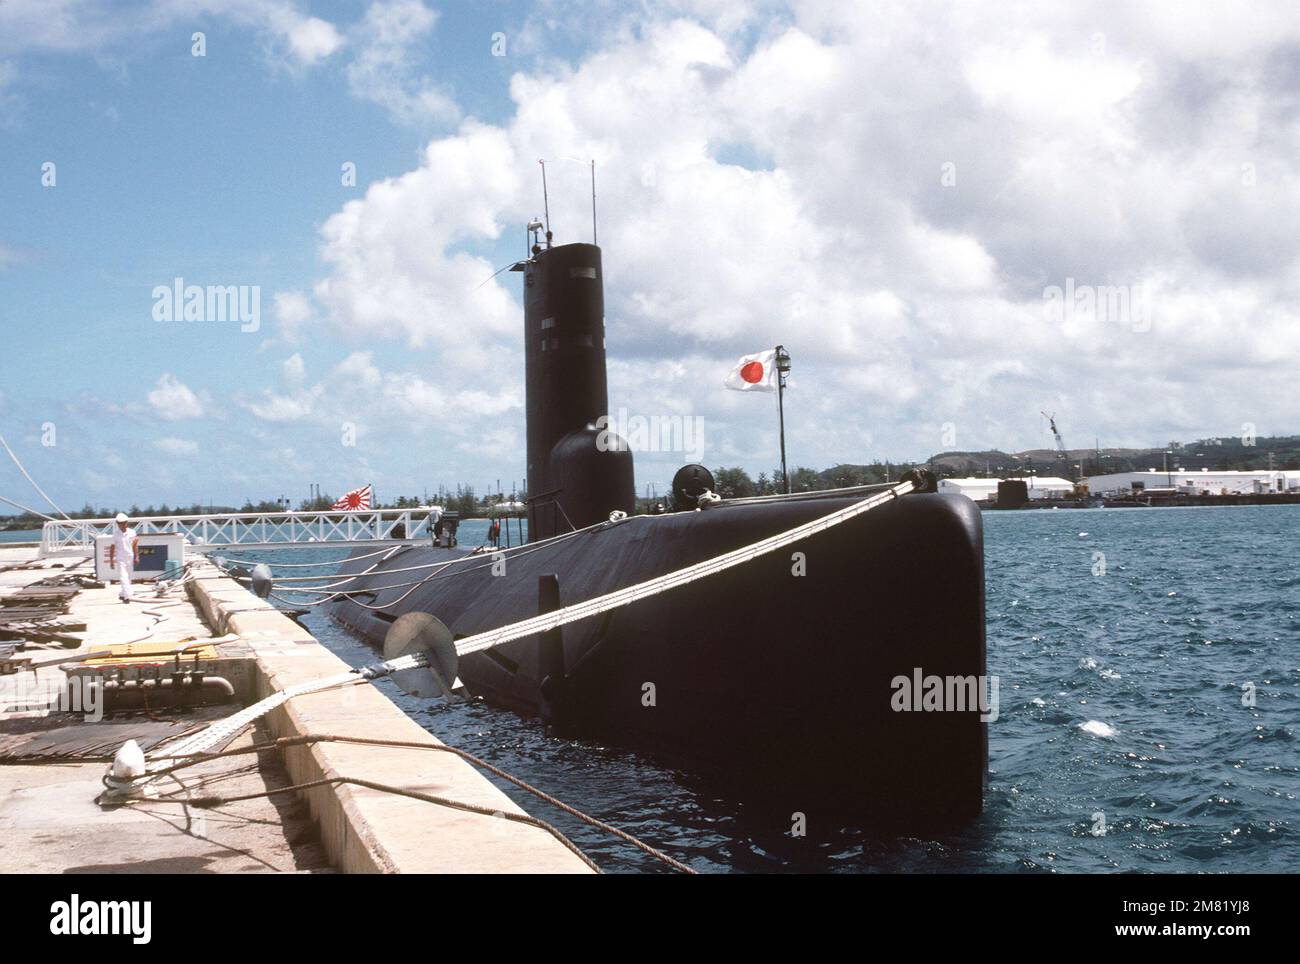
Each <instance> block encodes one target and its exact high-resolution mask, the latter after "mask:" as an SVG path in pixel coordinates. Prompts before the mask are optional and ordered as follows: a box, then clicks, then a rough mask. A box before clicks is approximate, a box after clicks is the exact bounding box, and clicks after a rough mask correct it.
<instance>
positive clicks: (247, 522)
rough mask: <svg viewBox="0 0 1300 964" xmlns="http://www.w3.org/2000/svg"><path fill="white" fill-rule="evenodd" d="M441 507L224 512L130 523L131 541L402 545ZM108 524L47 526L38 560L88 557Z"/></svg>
mask: <svg viewBox="0 0 1300 964" xmlns="http://www.w3.org/2000/svg"><path fill="white" fill-rule="evenodd" d="M442 514H443V508H442V506H437V505H425V506H419V507H417V508H413V509H367V510H361V511H355V512H351V511H349V512H335V511H328V512H228V513H216V514H213V515H155V516H141V517H138V518H133V519H132V520H131V527H132V528H133V529H135V531H136V534H137V535H142V536H145V535H181V536H184V537H185V539H186V541H187V542H189V544H190V545H191V546H192V547H193V548H195V549H206V548H210V547H223V548H224V547H229V546H242V547H245V548H248V549H266V548H281V549H283V548H289V547H291V546H306V545H311V546H316V545H321V544H325V545H342V544H346V545H402V544H405V543H409V542H418V541H420V540H423V539H428V538H429V532H428V527H429V525H430V524H431V523H436V522H437V521H438V520H439V519H440V518H441V517H442ZM113 528H114V522H113V520H112V519H72V520H62V521H58V522H47V523H45V525H44V527H43V528H42V530H41V555H44V556H48V555H57V554H60V553H72V552H88V551H90V550H91V549H93V548H94V545H95V537H96V536H102V535H109V534H111V533H112V531H113Z"/></svg>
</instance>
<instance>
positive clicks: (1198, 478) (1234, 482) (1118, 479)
mask: <svg viewBox="0 0 1300 964" xmlns="http://www.w3.org/2000/svg"><path fill="white" fill-rule="evenodd" d="M1084 482H1085V484H1086V485H1087V486H1088V491H1089V492H1091V493H1094V494H1097V495H1110V496H1114V495H1132V494H1133V493H1134V492H1144V491H1147V490H1156V491H1160V492H1170V491H1173V492H1177V493H1178V494H1180V495H1250V494H1255V493H1264V492H1300V472H1287V471H1280V470H1276V469H1275V470H1269V469H1256V470H1253V471H1246V472H1239V471H1232V472H1228V471H1224V472H1216V471H1212V470H1209V469H1200V470H1199V471H1192V470H1188V469H1170V470H1168V471H1165V470H1162V469H1147V470H1146V471H1145V472H1115V473H1112V474H1110V475H1093V476H1089V477H1088V478H1087V479H1085V480H1084Z"/></svg>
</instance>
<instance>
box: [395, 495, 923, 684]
mask: <svg viewBox="0 0 1300 964" xmlns="http://www.w3.org/2000/svg"><path fill="white" fill-rule="evenodd" d="M914 488H915V485H914V484H913V483H911V482H900V483H899V484H898V485H895V486H892V487H891V488H889V489H887V490H886V491H884V492H881V493H879V494H878V495H873V496H870V497H869V498H866V499H863V500H862V501H860V502H855V503H854V504H853V505H849V506H845V507H844V508H843V509H837V510H836V511H834V512H830V513H827V514H826V515H824V516H822V517H821V518H819V519H814V520H813V521H811V522H805V523H804V524H803V525H799V526H795V527H794V528H793V529H787V530H786V531H785V532H779V533H777V534H776V535H774V536H769V537H768V538H766V539H760V540H759V541H758V542H754V543H751V544H750V545H747V546H741V547H740V548H739V549H733V550H732V551H731V552H724V553H723V554H722V555H719V556H714V557H712V558H711V559H705V560H704V561H703V562H697V563H695V564H694V565H692V566H686V567H685V568H682V569H677V570H675V571H673V572H669V573H665V574H664V575H662V576H656V577H655V578H653V579H647V580H646V581H645V582H640V583H637V584H636V585H633V586H627V587H625V588H623V589H616V590H614V591H613V592H608V593H605V595H603V596H596V597H595V598H594V599H588V600H585V601H583V602H580V603H574V604H572V605H570V606H565V607H563V608H561V609H557V610H555V611H553V612H549V613H543V614H542V615H540V616H534V617H532V618H531V619H524V620H521V621H520V622H517V623H511V624H510V625H508V626H502V627H500V628H499V629H489V630H487V631H486V632H482V633H476V634H474V635H473V636H466V637H464V638H463V639H458V640H456V655H457V656H468V655H470V654H471V653H478V652H481V651H483V650H485V649H491V648H492V647H494V646H500V645H501V644H502V643H509V642H512V641H514V640H516V639H522V638H524V637H525V636H536V635H539V634H541V633H544V632H547V631H549V630H552V629H558V628H560V627H561V626H567V625H568V624H569V623H572V622H577V621H578V620H579V619H586V618H587V617H588V616H598V615H600V614H601V613H604V612H609V611H610V610H611V609H619V608H621V607H623V606H626V605H629V604H630V603H634V602H637V601H639V600H641V599H647V598H649V597H650V596H657V595H659V594H660V593H664V592H667V591H668V590H670V589H676V588H677V587H678V586H684V585H687V584H689V583H692V582H696V581H697V580H700V579H704V578H707V577H708V576H712V575H716V574H717V573H719V572H724V571H725V570H727V569H732V568H734V567H736V566H739V565H742V564H744V563H746V562H750V561H751V560H753V559H757V558H758V557H759V556H764V555H767V554H769V553H772V552H775V551H776V550H778V549H782V548H784V547H786V546H789V545H792V544H794V543H796V542H801V541H802V540H804V539H806V538H808V537H809V536H812V535H816V534H817V533H819V532H824V531H825V530H827V529H830V528H832V527H834V526H837V525H840V524H841V523H844V522H847V521H849V520H850V519H853V518H856V517H857V516H860V515H862V514H863V513H864V512H869V511H871V510H872V509H875V508H879V507H880V506H882V505H885V504H887V503H889V502H893V501H894V500H896V499H898V498H899V497H900V496H903V495H906V494H907V493H909V492H911V491H912V490H913V489H914ZM713 511H717V510H713ZM413 658H415V657H412V656H406V657H402V659H400V660H394V661H392V662H393V663H400V662H403V661H404V660H407V659H413ZM416 665H422V664H418V663H416V664H412V666H411V667H408V666H405V665H402V666H395V667H394V669H395V670H401V669H408V668H413V667H414V666H416Z"/></svg>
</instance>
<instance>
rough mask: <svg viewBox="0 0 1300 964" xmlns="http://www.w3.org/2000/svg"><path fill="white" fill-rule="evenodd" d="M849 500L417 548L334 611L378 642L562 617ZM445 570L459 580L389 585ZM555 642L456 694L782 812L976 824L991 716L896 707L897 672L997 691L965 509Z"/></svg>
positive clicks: (896, 517) (507, 650) (869, 524)
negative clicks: (429, 631) (479, 548)
mask: <svg viewBox="0 0 1300 964" xmlns="http://www.w3.org/2000/svg"><path fill="white" fill-rule="evenodd" d="M854 501H855V499H853V498H844V497H835V496H827V497H821V498H794V499H775V500H755V501H750V502H744V501H741V502H736V503H727V502H723V503H720V504H717V505H714V506H712V507H710V508H707V509H703V510H699V511H690V512H679V513H673V514H668V515H657V516H654V515H651V516H633V517H629V518H626V519H623V520H620V521H617V522H610V523H606V524H600V525H597V526H595V527H593V528H589V529H586V530H583V531H580V532H573V533H569V534H567V535H561V536H558V537H554V538H551V539H546V540H543V541H540V542H535V543H529V544H527V545H524V546H521V547H517V548H514V549H510V550H504V551H502V552H501V553H499V554H498V555H496V556H493V555H488V554H484V553H480V554H477V555H472V556H468V557H465V556H464V554H463V553H456V552H455V551H454V550H446V549H437V548H433V547H423V546H412V547H410V548H406V549H402V550H399V551H398V552H397V553H396V554H395V555H393V556H392V557H391V558H388V559H386V560H384V561H383V563H382V564H381V565H380V566H378V567H376V568H374V569H373V570H372V571H371V572H370V573H368V574H367V575H364V576H362V577H361V578H360V579H359V580H358V581H357V582H355V583H351V584H349V587H348V588H349V590H350V593H351V598H347V599H342V600H339V601H337V602H335V603H332V604H331V605H330V607H329V612H330V614H331V615H332V616H333V617H334V618H335V619H337V620H338V621H339V622H341V623H342V624H344V625H345V626H347V627H349V628H350V629H352V630H353V631H355V632H356V633H358V634H360V635H361V636H363V637H365V638H366V639H368V640H370V641H372V642H375V643H380V642H382V640H383V638H384V636H385V634H386V633H387V631H388V628H389V626H390V625H391V624H392V622H393V621H394V620H395V619H396V618H397V617H398V616H400V615H402V614H403V613H407V612H428V613H432V614H433V615H435V616H437V617H438V618H439V619H440V620H442V621H443V622H444V623H445V624H446V625H447V626H448V627H449V628H450V629H451V630H452V632H453V633H454V635H455V636H456V637H458V638H459V637H463V636H468V635H471V634H474V633H478V632H481V631H484V630H488V629H492V628H496V627H499V626H503V625H506V624H508V623H512V622H516V621H518V620H521V619H525V618H528V617H531V616H534V615H536V614H537V613H538V612H539V610H540V609H551V608H554V606H555V604H556V600H555V599H554V598H552V597H553V596H554V588H551V589H550V590H549V595H548V584H549V585H550V586H551V587H555V586H557V585H558V604H559V605H569V604H572V603H575V602H580V601H582V600H585V599H590V598H592V597H594V596H597V595H600V594H602V593H606V592H610V591H612V590H615V589H619V588H622V587H625V586H628V585H633V584H636V583H639V582H642V581H644V580H647V579H650V578H653V577H654V576H658V575H662V574H663V573H666V572H670V571H673V570H676V569H680V568H682V567H684V566H687V565H690V564H692V563H695V562H699V561H702V560H704V559H707V558H710V557H712V556H715V555H718V554H720V553H723V552H727V551H729V550H732V549H736V548H739V547H741V546H744V545H747V544H750V543H753V542H755V541H757V540H759V539H762V538H765V537H767V536H771V535H774V534H775V533H778V532H781V531H784V530H786V529H789V528H792V527H794V526H797V525H799V524H801V523H804V522H808V521H811V520H813V519H815V518H817V517H819V516H822V515H825V514H826V513H829V512H832V511H834V510H836V509H839V508H842V507H845V506H847V505H850V504H852V503H853V502H854ZM797 554H801V555H797ZM453 560H454V561H453ZM440 561H449V562H452V564H451V565H450V566H448V567H447V568H446V569H444V570H441V571H435V570H427V571H420V572H415V573H409V572H408V573H392V574H389V573H388V572H387V570H393V569H407V568H410V567H412V566H419V565H422V564H425V563H430V562H440ZM372 563H373V560H368V561H358V562H355V563H347V564H345V571H348V572H361V571H363V570H365V569H366V568H367V567H369V566H370V565H371V564H372ZM426 576H431V578H429V579H428V581H427V582H424V583H423V584H422V585H420V586H418V587H415V588H414V589H412V588H411V587H410V585H409V584H410V583H411V582H412V581H415V580H419V579H423V578H424V577H426ZM551 577H553V578H554V582H551ZM399 584H400V585H401V586H402V588H393V589H382V588H381V587H384V586H397V585H399ZM371 607H380V608H378V609H376V608H371ZM557 632H558V633H559V634H560V636H561V637H562V639H561V640H560V641H559V642H558V644H557V642H556V641H555V635H554V634H550V639H549V640H548V639H543V638H526V639H521V640H517V641H515V642H513V643H508V644H505V645H503V646H500V647H498V648H497V649H495V650H489V651H486V652H482V653H476V654H473V655H470V656H467V657H464V658H462V660H461V662H460V667H459V673H460V678H461V680H462V681H463V682H464V684H465V686H466V687H467V689H468V690H469V692H470V693H472V694H474V695H477V696H481V697H483V698H484V699H486V700H488V701H489V702H492V703H494V704H497V705H500V706H504V707H508V708H510V709H512V710H514V711H516V712H518V713H521V714H524V715H526V716H532V717H538V718H540V719H543V720H546V721H547V722H548V723H550V724H551V725H552V726H553V727H555V729H556V730H557V731H558V732H559V733H560V734H561V735H570V736H580V737H586V738H591V739H596V740H601V741H605V742H609V743H613V744H616V745H620V746H623V747H627V748H630V749H634V750H639V751H645V752H648V753H651V754H653V755H655V756H657V757H659V758H661V759H664V760H666V761H667V762H670V763H672V764H675V765H678V766H680V767H683V768H684V769H686V770H688V771H690V772H691V773H694V774H699V775H700V776H701V777H703V778H705V779H706V780H707V781H708V782H710V783H713V784H716V785H717V786H718V788H719V789H721V790H723V791H724V792H728V793H734V794H736V795H738V796H739V797H740V798H742V799H744V800H746V801H753V802H755V803H761V804H764V805H771V806H774V807H776V808H778V810H779V812H781V813H783V814H786V815H790V814H795V813H804V814H807V815H808V816H809V819H810V820H812V819H814V818H813V816H812V815H813V814H814V813H816V814H818V815H825V816H827V817H828V818H830V817H832V815H833V819H835V820H837V821H839V822H841V823H842V822H843V821H845V820H849V821H870V823H871V824H872V825H873V826H881V827H930V826H945V825H952V824H960V823H962V822H965V821H967V820H969V819H971V818H973V817H974V816H976V815H977V814H979V812H980V810H981V808H982V800H983V788H984V779H985V772H986V769H987V757H988V751H987V738H986V728H985V724H984V723H982V722H981V720H980V715H979V711H978V708H977V707H974V706H972V707H968V708H966V709H964V710H958V709H954V708H952V707H948V708H946V709H944V710H940V711H934V710H930V711H926V710H922V709H921V708H920V707H919V706H916V707H915V708H910V709H908V708H904V709H900V708H899V705H898V703H899V701H898V699H897V694H898V689H899V687H898V685H897V684H898V681H899V680H900V678H905V679H907V680H908V681H911V680H913V679H916V678H917V674H918V673H920V674H922V675H924V676H925V677H931V676H939V677H945V678H963V679H964V678H971V677H974V678H978V680H979V683H980V685H981V686H982V685H983V682H984V677H985V640H984V573H983V542H982V528H981V521H980V512H979V510H978V508H976V507H975V505H974V504H973V503H972V502H971V501H970V500H969V499H967V498H965V497H964V496H948V495H937V494H911V495H906V496H903V497H901V498H900V499H897V500H895V501H893V502H890V503H887V504H885V505H882V506H880V507H878V508H876V509H873V510H871V511H869V512H867V513H865V514H863V515H860V516H857V517H855V518H853V519H851V520H850V521H848V522H846V523H843V524H841V525H838V526H835V527H833V528H831V529H828V530H826V531H823V532H821V533H818V534H816V535H813V536H811V537H809V538H807V539H806V540H804V541H803V542H800V543H797V544H795V545H793V546H791V547H789V548H787V549H784V550H780V551H777V552H774V553H771V554H769V555H766V556H761V557H758V558H756V559H754V560H752V561H750V562H747V563H745V564H744V565H741V566H739V567H737V568H734V569H730V570H727V571H724V572H721V573H718V574H715V575H712V576H709V577H706V578H703V579H700V580H699V581H697V582H694V583H691V584H689V585H686V586H682V587H680V588H677V589H673V590H670V591H668V592H666V593H664V594H662V595H659V596H655V597H651V598H648V599H644V600H640V601H638V602H635V603H632V604H630V605H628V606H626V607H624V608H622V609H618V610H615V611H613V612H610V613H606V614H603V615H600V616H595V617H591V618H589V619H585V620H581V621H579V622H577V623H573V624H570V625H568V626H566V627H564V628H563V629H562V630H559V631H557ZM548 647H549V648H548ZM560 650H562V657H561V656H560V655H559V652H560ZM917 703H919V694H917ZM790 819H793V818H790ZM823 826H824V825H823Z"/></svg>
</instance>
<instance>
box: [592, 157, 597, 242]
mask: <svg viewBox="0 0 1300 964" xmlns="http://www.w3.org/2000/svg"><path fill="white" fill-rule="evenodd" d="M591 243H592V244H593V245H595V244H596V159H595V158H594V157H593V158H592V159H591ZM596 246H597V247H599V245H596Z"/></svg>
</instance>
